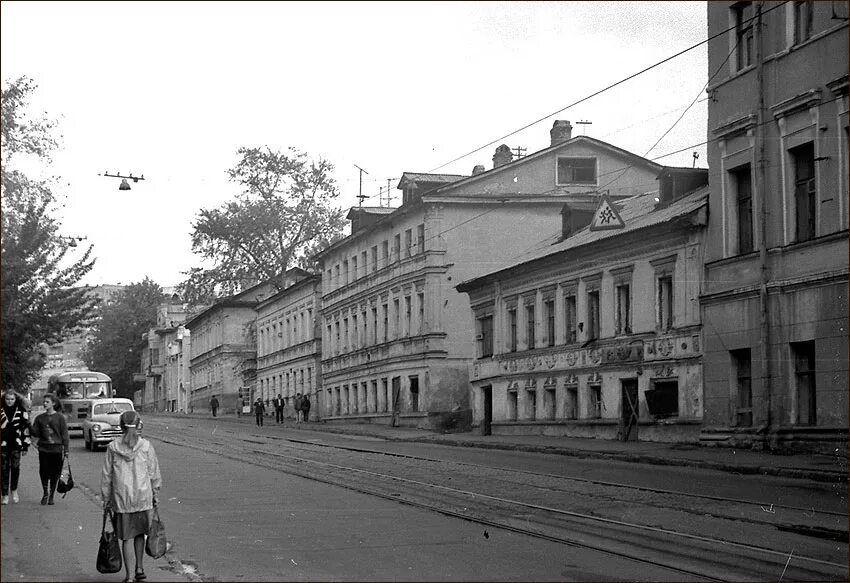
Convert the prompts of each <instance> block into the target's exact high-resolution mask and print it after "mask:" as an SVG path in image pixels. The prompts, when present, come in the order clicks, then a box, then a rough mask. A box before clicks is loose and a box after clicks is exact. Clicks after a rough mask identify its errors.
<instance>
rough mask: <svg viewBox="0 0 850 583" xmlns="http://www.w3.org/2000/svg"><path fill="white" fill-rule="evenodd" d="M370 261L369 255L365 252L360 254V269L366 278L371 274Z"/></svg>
mask: <svg viewBox="0 0 850 583" xmlns="http://www.w3.org/2000/svg"><path fill="white" fill-rule="evenodd" d="M368 262H369V259H368V255H367V253H366V252H365V251H363V252H362V253H360V268H361V269H362V270H363V275H364V276H365V275H366V274H367V273H369V263H368Z"/></svg>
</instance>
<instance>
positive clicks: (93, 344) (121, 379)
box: [82, 277, 166, 399]
mask: <svg viewBox="0 0 850 583" xmlns="http://www.w3.org/2000/svg"><path fill="white" fill-rule="evenodd" d="M165 299H166V298H165V295H164V294H163V292H162V288H161V287H159V285H157V284H156V283H155V282H153V281H152V280H151V279H150V278H147V277H146V278H145V279H144V280H143V281H141V282H139V283H132V284H130V285H128V286H127V287H126V288H125V289H124V291H122V292H121V293H120V294H118V296H117V297H116V298H115V301H113V302H111V303H109V304H104V305H103V306H101V310H100V312H101V313H100V318H98V319H97V320H96V321H95V322H94V325H93V326H92V328H91V330H90V336H89V341H88V342H87V343H86V347H85V348H84V350H83V353H82V358H83V361H84V362H85V363H86V366H88V367H89V368H90V369H92V370H97V371H100V372H104V373H106V374H108V375H109V376H110V377H111V378H112V384H113V386H114V387H115V389H116V393H117V394H118V395H119V396H121V397H126V398H128V399H132V398H133V391H134V389H135V387H134V384H133V374H134V373H137V372H139V363H140V362H141V358H142V351H143V350H144V349H145V348H146V347H147V334H148V331H149V330H150V329H151V328H155V327H156V311H157V308H158V306H159V304H160V303H162V302H163V301H165Z"/></svg>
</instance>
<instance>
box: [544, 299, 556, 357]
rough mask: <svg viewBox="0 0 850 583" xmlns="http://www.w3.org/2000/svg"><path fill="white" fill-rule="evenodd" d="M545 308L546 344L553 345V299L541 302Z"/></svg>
mask: <svg viewBox="0 0 850 583" xmlns="http://www.w3.org/2000/svg"><path fill="white" fill-rule="evenodd" d="M543 306H544V308H545V309H546V346H555V300H546V301H545V302H544V303H543Z"/></svg>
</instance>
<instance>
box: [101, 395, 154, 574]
mask: <svg viewBox="0 0 850 583" xmlns="http://www.w3.org/2000/svg"><path fill="white" fill-rule="evenodd" d="M120 424H121V433H122V436H121V438H120V439H116V440H113V441H112V443H110V444H109V447H107V448H106V457H105V458H104V460H103V471H102V472H101V477H100V494H101V497H102V499H103V509H104V510H105V511H111V512H112V514H113V518H112V520H113V526H114V528H115V533H116V535H117V536H118V538H119V539H120V540H121V553H122V554H123V556H124V575H125V577H124V581H125V582H126V581H144V580H145V579H146V576H145V569H144V565H143V560H144V556H145V536H146V535H147V534H148V531H149V530H150V524H151V514H152V511H153V509H154V508H156V507H157V506H158V504H159V490H160V488H161V487H162V476H161V475H160V473H159V460H157V457H156V451H154V448H153V445H151V443H150V442H149V441H148V440H147V439H144V438H143V437H142V436H141V435H139V431H140V430H141V428H142V418H141V417H139V414H138V413H136V412H135V411H124V412H123V413H121V420H120ZM131 557H135V561H134V564H133V569H134V570H133V571H131V570H130V559H131ZM131 573H132V574H133V575H132V576H131Z"/></svg>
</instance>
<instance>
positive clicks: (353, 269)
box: [348, 255, 357, 281]
mask: <svg viewBox="0 0 850 583" xmlns="http://www.w3.org/2000/svg"><path fill="white" fill-rule="evenodd" d="M355 279H357V256H356V255H355V256H354V257H352V258H351V275H350V276H349V277H348V281H354V280H355Z"/></svg>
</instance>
